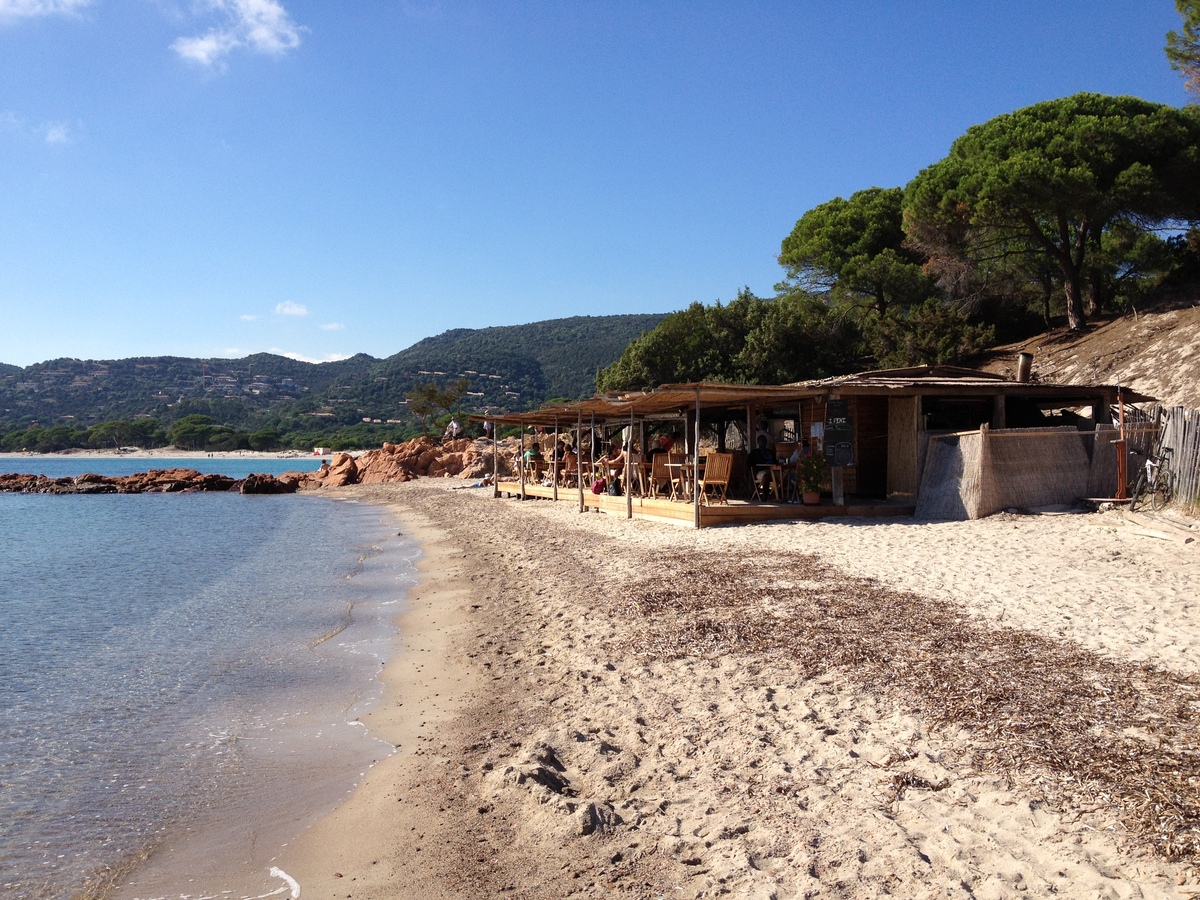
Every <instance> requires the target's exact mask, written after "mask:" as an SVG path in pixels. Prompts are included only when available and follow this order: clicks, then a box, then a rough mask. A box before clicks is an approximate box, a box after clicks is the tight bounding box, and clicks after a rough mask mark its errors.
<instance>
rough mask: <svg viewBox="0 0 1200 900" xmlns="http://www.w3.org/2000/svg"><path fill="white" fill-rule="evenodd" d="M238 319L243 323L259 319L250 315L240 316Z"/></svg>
mask: <svg viewBox="0 0 1200 900" xmlns="http://www.w3.org/2000/svg"><path fill="white" fill-rule="evenodd" d="M238 318H239V319H241V320H242V321H243V322H254V321H256V320H257V319H258V318H259V317H258V316H255V315H251V314H250V313H246V314H245V315H241V316H238Z"/></svg>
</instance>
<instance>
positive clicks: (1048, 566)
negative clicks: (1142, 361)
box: [278, 479, 1200, 900]
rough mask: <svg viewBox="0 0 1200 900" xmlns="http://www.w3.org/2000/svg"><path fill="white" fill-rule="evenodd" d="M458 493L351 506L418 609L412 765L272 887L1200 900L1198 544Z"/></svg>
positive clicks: (404, 675)
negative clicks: (417, 551) (711, 521)
mask: <svg viewBox="0 0 1200 900" xmlns="http://www.w3.org/2000/svg"><path fill="white" fill-rule="evenodd" d="M458 484H460V482H457V481H452V480H432V479H429V480H421V481H419V482H414V483H410V484H404V485H375V486H370V487H355V488H347V489H343V491H344V492H345V493H346V495H348V496H354V497H357V498H359V499H364V500H371V501H373V502H379V503H384V504H387V505H388V506H389V507H390V508H391V509H392V510H394V512H395V514H396V516H397V519H398V521H399V522H400V523H401V524H400V525H399V526H398V527H399V530H403V531H404V532H405V533H406V534H408V535H410V536H412V537H414V538H416V539H417V540H418V541H420V543H421V544H422V546H423V547H424V549H425V557H424V559H423V561H422V563H421V571H422V576H423V580H422V582H421V585H420V587H419V589H418V590H416V591H415V592H414V594H413V596H412V598H411V603H410V604H409V611H408V613H407V614H406V617H405V619H404V621H403V622H401V631H402V643H403V647H404V649H403V651H402V653H401V655H400V657H399V658H398V659H396V660H395V661H394V662H393V663H391V664H390V665H389V666H388V667H387V668H386V669H385V677H386V679H387V683H388V689H389V699H388V701H387V702H386V703H385V704H384V706H383V707H382V708H381V709H379V710H378V711H376V712H375V713H373V714H372V715H371V718H370V721H369V722H368V724H369V726H370V727H371V728H372V729H373V730H374V732H375V733H376V734H378V735H380V736H381V737H383V738H385V739H386V740H388V741H390V742H392V743H394V744H395V745H396V746H397V747H398V748H399V752H398V753H397V754H395V755H394V756H392V757H390V758H389V759H387V760H386V761H384V762H382V763H380V764H379V765H378V766H376V767H375V768H374V769H372V770H371V771H370V772H369V773H368V775H367V777H366V779H365V780H364V782H363V784H362V785H361V786H360V788H359V789H358V790H357V791H356V792H355V793H354V794H353V795H352V797H351V798H350V800H349V801H348V802H347V803H345V804H344V805H343V806H341V807H340V808H339V809H338V810H337V811H336V812H335V813H334V814H332V815H331V816H329V817H327V818H326V819H324V820H322V821H321V822H319V823H318V824H317V825H316V826H315V827H313V828H312V829H311V830H310V831H308V832H307V833H306V834H305V835H303V836H302V838H301V839H299V840H298V841H296V842H294V843H293V844H292V845H291V846H290V847H289V848H287V850H286V852H285V853H284V854H283V855H282V856H281V858H280V860H279V863H278V864H279V866H280V868H281V869H283V870H285V871H286V872H288V873H289V874H290V875H291V876H292V877H294V878H295V879H296V881H297V882H298V883H299V884H300V885H301V886H302V889H303V896H304V897H306V898H308V897H355V898H365V900H371V898H403V897H414V898H416V897H422V898H441V897H447V898H449V897H484V896H512V897H525V898H552V897H564V896H574V895H578V896H601V895H603V896H609V895H614V894H620V895H625V896H630V897H644V898H657V897H688V898H691V897H712V896H719V895H726V896H734V897H756V898H757V897H762V898H767V897H774V898H781V900H782V898H793V897H877V896H891V897H912V898H916V897H934V896H937V897H964V898H965V897H1015V896H1051V895H1056V896H1071V897H1192V896H1196V895H1197V894H1200V873H1198V871H1197V869H1196V867H1195V862H1196V859H1197V856H1196V851H1197V829H1196V822H1197V818H1196V813H1197V806H1196V796H1197V792H1198V791H1200V788H1198V786H1197V783H1196V782H1197V774H1198V767H1197V755H1196V748H1195V739H1194V736H1195V733H1196V718H1197V715H1198V710H1200V703H1198V702H1197V701H1198V699H1200V694H1198V689H1200V684H1198V680H1197V675H1198V673H1200V623H1198V621H1197V617H1196V615H1195V611H1194V609H1193V608H1192V604H1193V602H1194V601H1193V597H1194V593H1195V592H1194V585H1195V584H1196V583H1197V580H1198V579H1200V551H1198V550H1197V549H1196V544H1195V543H1190V544H1186V545H1184V544H1179V543H1173V542H1167V541H1160V540H1153V539H1148V538H1144V537H1137V536H1134V535H1133V534H1131V532H1130V529H1129V528H1128V526H1126V525H1123V524H1122V520H1121V519H1120V516H1119V515H1118V514H1117V513H1103V514H1092V515H1063V516H1016V515H998V516H993V517H991V518H987V519H983V520H979V521H974V522H955V523H916V522H913V521H912V520H907V519H902V520H901V519H898V520H884V521H870V522H861V521H860V522H852V521H850V520H834V521H825V522H819V523H810V524H765V525H756V526H750V527H741V528H723V529H710V530H706V531H702V532H695V531H691V530H688V529H681V528H673V527H670V526H664V525H660V524H655V523H646V522H640V521H626V520H624V519H621V518H617V517H609V516H605V515H602V514H596V513H591V514H583V515H581V514H580V513H579V512H578V511H577V508H576V507H574V506H573V504H571V503H566V502H560V503H558V504H554V503H551V502H548V501H530V502H525V503H521V502H519V501H516V500H501V499H494V498H492V497H491V494H490V491H486V490H451V488H452V487H453V486H457V485H458ZM1146 664H1149V666H1147V665H1146Z"/></svg>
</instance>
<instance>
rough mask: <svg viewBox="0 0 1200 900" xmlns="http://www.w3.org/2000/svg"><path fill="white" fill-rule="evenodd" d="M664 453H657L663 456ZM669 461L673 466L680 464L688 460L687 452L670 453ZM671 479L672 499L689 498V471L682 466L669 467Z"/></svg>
mask: <svg viewBox="0 0 1200 900" xmlns="http://www.w3.org/2000/svg"><path fill="white" fill-rule="evenodd" d="M661 455H662V454H655V456H656V457H657V456H661ZM667 462H669V463H671V465H673V466H680V465H682V464H683V463H686V462H687V454H686V453H668V454H667ZM668 472H669V473H670V474H669V480H670V482H671V499H672V500H686V499H687V473H686V472H684V471H683V470H682V469H680V468H674V469H669V470H668Z"/></svg>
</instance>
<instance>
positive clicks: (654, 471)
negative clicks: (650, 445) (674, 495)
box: [650, 453, 671, 497]
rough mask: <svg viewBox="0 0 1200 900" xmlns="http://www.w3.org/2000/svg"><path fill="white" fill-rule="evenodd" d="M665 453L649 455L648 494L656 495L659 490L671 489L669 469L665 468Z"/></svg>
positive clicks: (668, 490)
mask: <svg viewBox="0 0 1200 900" xmlns="http://www.w3.org/2000/svg"><path fill="white" fill-rule="evenodd" d="M667 459H668V457H667V454H665V453H655V454H654V455H653V456H652V457H650V496H651V497H657V496H658V492H659V490H666V491H667V492H668V493H670V489H671V470H670V469H668V468H667Z"/></svg>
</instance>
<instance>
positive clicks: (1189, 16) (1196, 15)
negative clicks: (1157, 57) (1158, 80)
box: [1167, 0, 1200, 98]
mask: <svg viewBox="0 0 1200 900" xmlns="http://www.w3.org/2000/svg"><path fill="white" fill-rule="evenodd" d="M1175 8H1176V9H1177V10H1179V14H1180V15H1181V16H1183V27H1182V29H1180V30H1179V31H1169V32H1167V59H1168V60H1170V62H1171V68H1172V69H1174V70H1175V71H1176V72H1179V73H1181V74H1182V75H1183V77H1184V79H1185V83H1186V84H1187V88H1188V90H1189V91H1191V92H1192V93H1193V94H1195V95H1196V97H1197V98H1200V0H1175Z"/></svg>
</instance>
